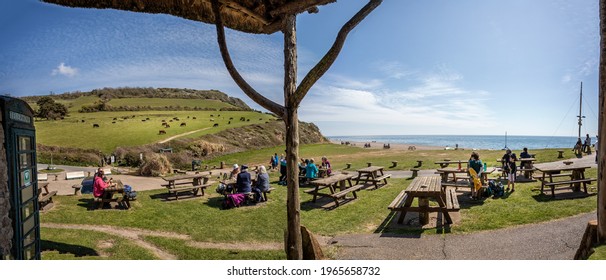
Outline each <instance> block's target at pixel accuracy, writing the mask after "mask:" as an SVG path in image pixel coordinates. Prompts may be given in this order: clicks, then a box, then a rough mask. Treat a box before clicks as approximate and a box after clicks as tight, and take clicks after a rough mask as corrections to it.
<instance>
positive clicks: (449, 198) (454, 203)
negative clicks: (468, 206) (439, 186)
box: [446, 189, 461, 212]
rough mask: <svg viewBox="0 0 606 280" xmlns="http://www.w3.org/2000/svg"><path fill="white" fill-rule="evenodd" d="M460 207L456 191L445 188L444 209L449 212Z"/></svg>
mask: <svg viewBox="0 0 606 280" xmlns="http://www.w3.org/2000/svg"><path fill="white" fill-rule="evenodd" d="M460 209H461V208H460V206H459V199H458V198H457V192H456V191H455V190H454V189H448V190H446V210H447V211H449V212H457V211H459V210H460Z"/></svg>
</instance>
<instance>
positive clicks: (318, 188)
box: [304, 186, 328, 194]
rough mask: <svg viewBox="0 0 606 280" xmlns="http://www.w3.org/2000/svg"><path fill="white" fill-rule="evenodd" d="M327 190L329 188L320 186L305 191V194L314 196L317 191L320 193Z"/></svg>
mask: <svg viewBox="0 0 606 280" xmlns="http://www.w3.org/2000/svg"><path fill="white" fill-rule="evenodd" d="M325 188H328V186H318V187H315V188H313V189H309V190H304V192H305V193H308V194H314V193H315V192H316V191H319V190H321V189H325Z"/></svg>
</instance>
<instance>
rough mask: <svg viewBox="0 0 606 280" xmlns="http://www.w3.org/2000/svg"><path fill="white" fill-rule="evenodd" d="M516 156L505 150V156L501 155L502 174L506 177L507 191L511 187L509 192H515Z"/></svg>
mask: <svg viewBox="0 0 606 280" xmlns="http://www.w3.org/2000/svg"><path fill="white" fill-rule="evenodd" d="M516 160H517V157H516V154H513V153H511V150H509V149H507V151H506V152H505V155H503V172H505V174H506V175H507V189H505V190H506V191H509V186H511V192H514V191H515V180H516V170H517V168H516Z"/></svg>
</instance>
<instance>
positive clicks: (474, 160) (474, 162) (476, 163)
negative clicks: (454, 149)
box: [467, 152, 484, 200]
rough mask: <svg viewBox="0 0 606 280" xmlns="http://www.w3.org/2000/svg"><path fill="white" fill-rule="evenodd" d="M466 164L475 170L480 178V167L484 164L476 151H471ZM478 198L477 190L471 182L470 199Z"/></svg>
mask: <svg viewBox="0 0 606 280" xmlns="http://www.w3.org/2000/svg"><path fill="white" fill-rule="evenodd" d="M467 164H468V165H469V168H471V169H473V170H474V171H475V172H476V174H478V177H479V178H482V168H483V167H484V165H483V164H482V161H481V160H480V155H479V154H478V153H476V152H472V153H471V157H469V162H468V163H467ZM480 180H481V179H480ZM482 185H484V182H482ZM479 198H480V194H479V190H477V191H476V188H475V187H474V186H473V182H472V186H471V199H474V200H475V199H479Z"/></svg>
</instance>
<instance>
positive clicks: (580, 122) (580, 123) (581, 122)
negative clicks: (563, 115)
mask: <svg viewBox="0 0 606 280" xmlns="http://www.w3.org/2000/svg"><path fill="white" fill-rule="evenodd" d="M582 108H583V82H581V98H580V100H579V115H578V116H577V117H579V139H581V126H582V125H583V121H582V120H583V118H584V117H585V116H583V112H582Z"/></svg>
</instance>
